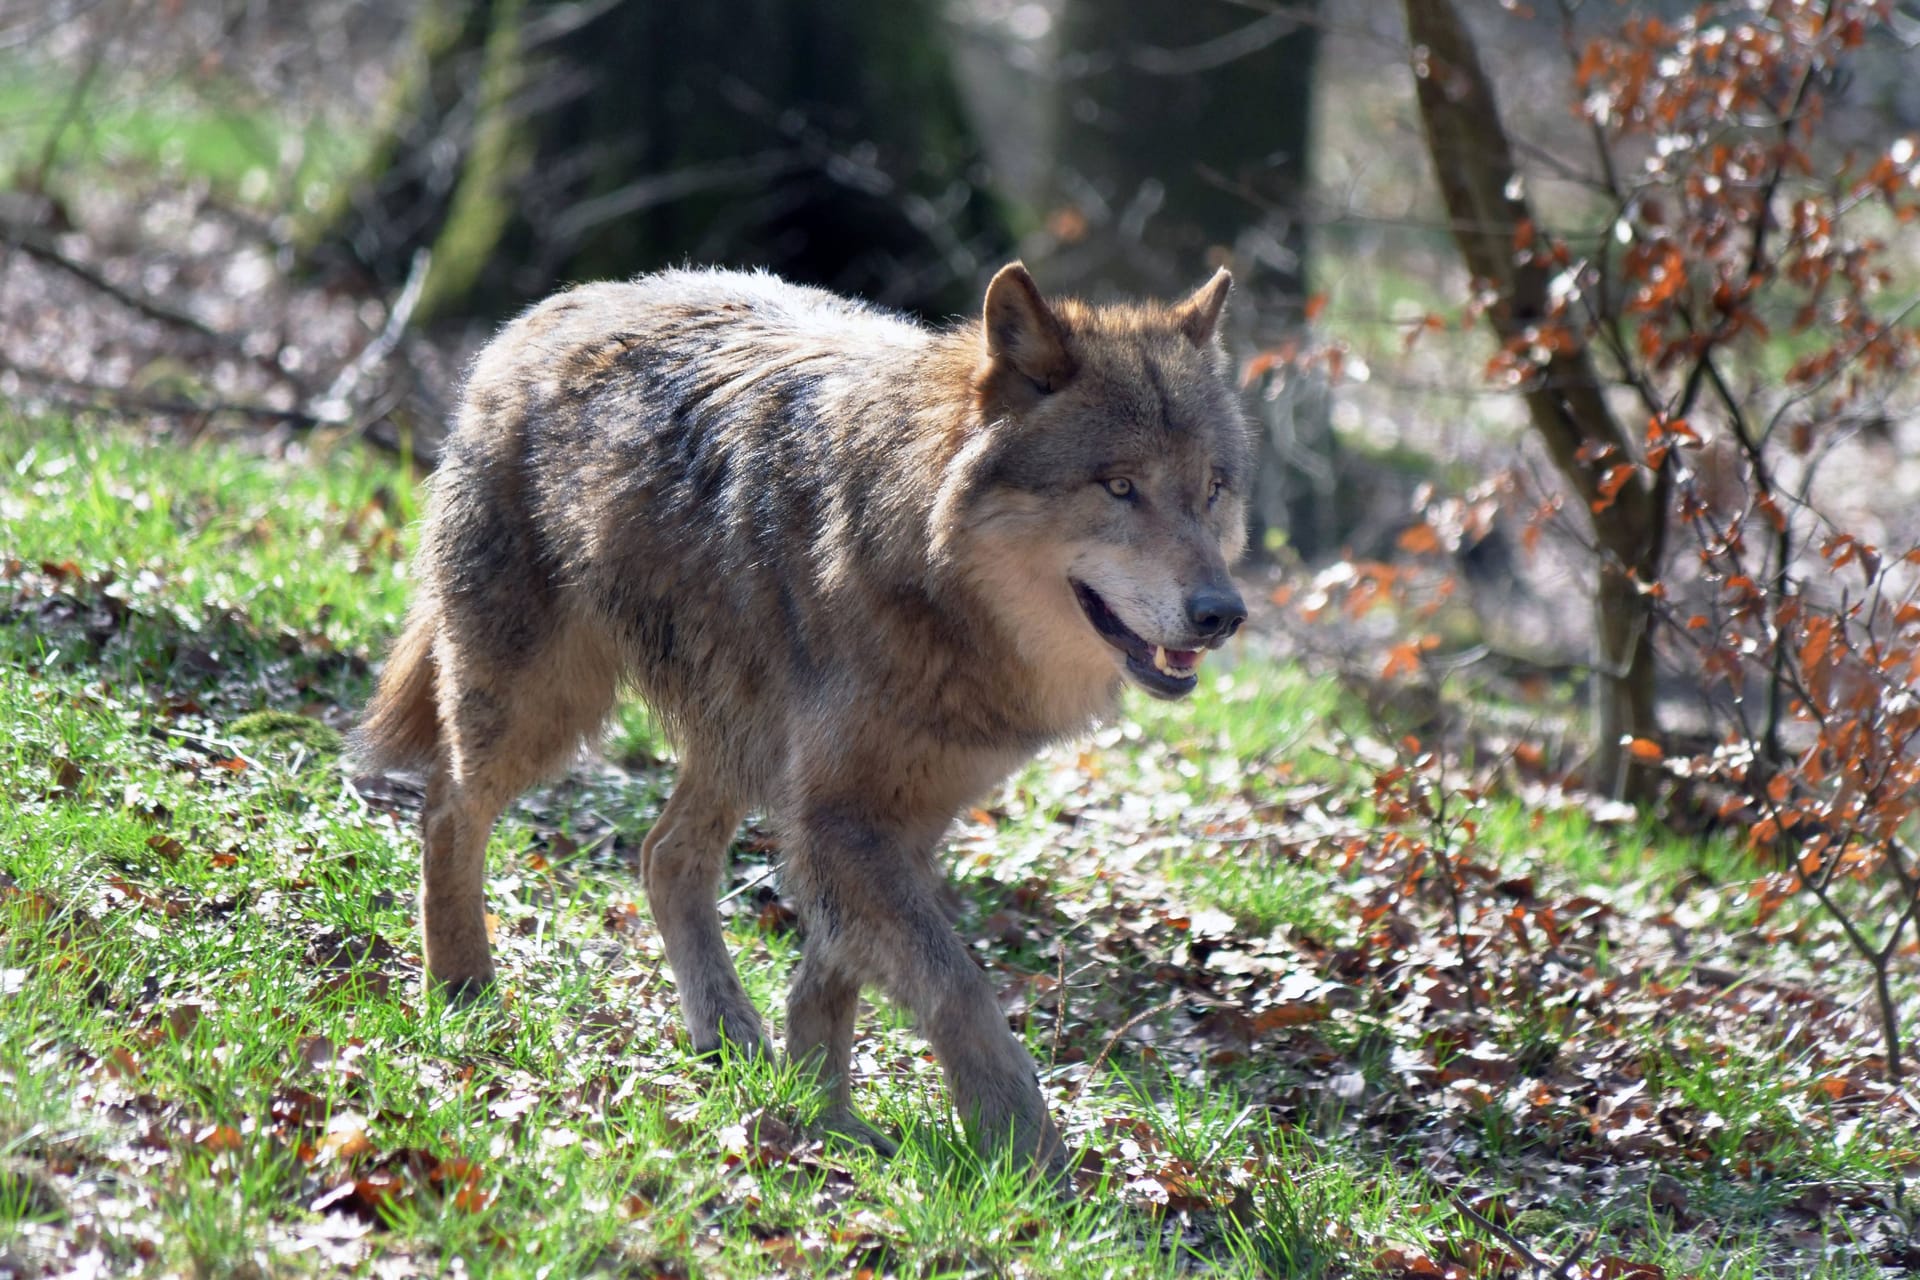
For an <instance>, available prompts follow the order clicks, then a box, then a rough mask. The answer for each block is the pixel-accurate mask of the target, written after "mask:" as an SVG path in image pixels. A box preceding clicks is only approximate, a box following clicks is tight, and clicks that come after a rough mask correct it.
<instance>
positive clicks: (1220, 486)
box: [1207, 476, 1227, 506]
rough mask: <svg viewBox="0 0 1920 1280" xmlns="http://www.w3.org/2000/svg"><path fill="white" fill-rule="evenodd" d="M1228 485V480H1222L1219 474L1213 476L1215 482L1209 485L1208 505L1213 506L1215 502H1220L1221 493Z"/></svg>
mask: <svg viewBox="0 0 1920 1280" xmlns="http://www.w3.org/2000/svg"><path fill="white" fill-rule="evenodd" d="M1226 487H1227V482H1226V481H1225V480H1222V479H1221V478H1220V477H1219V476H1215V477H1214V478H1213V483H1212V484H1210V485H1208V486H1207V505H1208V506H1212V505H1213V504H1214V503H1216V502H1218V501H1219V500H1220V494H1221V493H1222V492H1223V491H1224V490H1225V489H1226Z"/></svg>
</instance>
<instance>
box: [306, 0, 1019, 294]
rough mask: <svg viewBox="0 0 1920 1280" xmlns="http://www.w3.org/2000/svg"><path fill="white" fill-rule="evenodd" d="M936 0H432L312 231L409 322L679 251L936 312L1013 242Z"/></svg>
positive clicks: (318, 253) (967, 289)
mask: <svg viewBox="0 0 1920 1280" xmlns="http://www.w3.org/2000/svg"><path fill="white" fill-rule="evenodd" d="M943 33H944V27H943V26H942V23H941V20H940V7H939V4H938V3H937V0H709V2H708V3H702V4H652V3H642V2H640V0H626V2H625V3H613V4H609V5H605V6H594V5H581V4H576V3H571V2H561V0H426V3H425V5H424V7H423V9H422V11H421V15H420V19H419V26H418V32H417V36H416V41H415V51H414V55H413V61H412V66H411V69H410V70H409V72H408V73H407V74H405V75H403V76H402V77H401V78H400V84H399V92H398V93H397V94H396V97H395V100H394V102H393V103H392V104H391V106H390V108H389V110H388V112H387V121H386V125H385V128H384V129H383V131H382V135H381V139H380V142H379V143H378V144H377V145H376V146H375V147H374V148H373V149H372V151H371V153H370V159H369V161H368V163H367V165H366V166H365V168H364V169H363V171H362V172H361V174H360V175H359V177H358V179H357V180H356V181H354V182H353V183H351V184H349V186H348V187H347V188H346V189H345V190H344V191H343V193H342V195H341V196H340V198H339V199H338V201H337V202H336V203H335V205H334V206H333V207H332V208H330V209H328V210H326V211H324V213H323V214H322V215H321V216H319V217H317V218H316V219H315V220H314V222H313V224H312V225H311V226H310V227H309V228H308V229H307V234H306V236H305V240H306V242H307V244H308V246H309V250H310V254H309V256H310V259H311V260H312V261H315V262H316V263H318V264H320V265H323V266H324V265H327V264H339V263H341V262H343V261H344V262H350V263H352V264H354V265H356V266H357V267H359V268H360V269H363V270H365V271H367V272H369V273H371V274H372V275H373V276H374V277H375V278H376V279H378V280H380V281H382V282H385V283H388V284H389V285H391V284H392V283H394V282H397V281H398V280H399V279H401V278H402V277H404V276H405V274H406V271H407V267H408V264H409V262H410V261H411V259H412V257H413V254H414V253H415V251H416V250H417V249H419V248H421V247H427V248H430V249H431V250H432V253H433V259H432V267H431V269H430V271H429V273H428V277H427V282H426V286H425V289H424V292H423V294H422V298H421V303H420V307H419V311H418V312H417V314H418V315H420V316H422V317H425V318H434V317H478V318H487V319H491V318H495V317H498V316H500V315H502V314H505V313H507V312H510V311H511V310H512V309H514V308H515V307H517V306H519V305H521V304H523V303H524V302H525V301H527V300H528V299H530V298H533V297H537V296H539V295H540V294H542V293H544V292H546V291H547V290H549V289H551V288H552V287H553V286H554V285H555V284H557V283H562V282H566V281H572V280H583V279H594V278H604V277H619V276H626V275H630V274H633V273H635V272H638V271H643V270H649V269H655V268H658V267H663V266H668V265H673V264H677V263H682V262H686V261H694V262H701V263H727V264H733V265H741V266H747V265H751V266H764V267H767V268H769V269H771V270H774V271H777V272H779V273H780V274H782V275H785V276H787V277H789V278H791V279H796V280H800V281H804V282H808V283H814V284H820V285H823V286H826V287H829V288H833V289H836V290H840V291H842V292H848V293H857V294H861V295H864V296H866V297H869V298H874V299H877V300H879V301H882V302H886V303H890V304H893V305H898V306H903V307H908V308H912V309H916V310H922V311H928V312H932V313H937V314H947V313H950V312H952V311H955V310H962V309H970V308H971V307H972V306H973V305H975V303H977V301H978V300H977V299H976V298H973V297H972V296H971V295H972V293H973V290H974V287H975V276H976V275H977V274H978V272H979V270H980V269H981V268H982V267H985V266H988V265H992V262H993V260H995V259H997V258H998V256H999V255H1000V254H1001V253H1002V252H1003V251H1004V245H1005V240H1006V237H1005V233H1004V230H1003V224H1002V217H1001V213H1000V210H999V209H998V208H997V206H996V205H995V204H994V202H993V201H992V200H991V199H990V198H989V197H988V196H987V195H986V194H985V192H984V189H983V187H982V185H981V172H980V168H981V167H980V162H979V155H978V149H977V147H976V145H975V140H974V137H973V135H972V132H971V129H970V127H969V124H968V122H967V120H966V118H965V116H964V114H963V112H962V110H961V106H960V99H959V95H958V93H957V92H956V89H955V86H954V82H953V76H952V69H951V66H950V63H949V57H948V50H947V47H946V44H945V41H944V38H943Z"/></svg>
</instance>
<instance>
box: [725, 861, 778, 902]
mask: <svg viewBox="0 0 1920 1280" xmlns="http://www.w3.org/2000/svg"><path fill="white" fill-rule="evenodd" d="M777 870H779V868H777V867H768V868H767V869H766V870H765V871H762V872H761V873H760V874H759V875H757V876H755V877H754V878H753V879H751V880H749V881H747V882H746V883H745V884H743V885H741V886H740V887H739V888H737V889H729V890H728V891H727V892H725V893H723V894H721V895H720V897H719V898H718V899H717V900H716V901H715V902H714V904H713V905H714V906H716V907H717V906H721V905H723V904H725V903H728V902H732V901H733V900H734V899H735V898H737V897H739V896H740V895H741V894H743V893H745V892H747V891H748V890H749V889H758V888H759V887H760V886H761V885H763V884H765V883H766V882H767V881H769V880H771V879H773V876H774V873H775V872H776V871H777Z"/></svg>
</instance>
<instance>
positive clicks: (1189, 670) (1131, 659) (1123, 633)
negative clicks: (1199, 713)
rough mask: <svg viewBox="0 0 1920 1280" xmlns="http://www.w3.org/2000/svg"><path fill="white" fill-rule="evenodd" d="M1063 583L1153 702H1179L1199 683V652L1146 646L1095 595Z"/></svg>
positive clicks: (1090, 590) (1077, 585)
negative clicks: (1124, 661) (1153, 698)
mask: <svg viewBox="0 0 1920 1280" xmlns="http://www.w3.org/2000/svg"><path fill="white" fill-rule="evenodd" d="M1067 581H1069V582H1071V583H1072V584H1073V594H1074V597H1075V598H1076V599H1077V600H1079V601H1080V609H1081V611H1082V612H1083V613H1085V614H1086V615H1087V621H1088V622H1091V623H1092V624H1093V629H1094V630H1095V631H1098V632H1099V633H1100V638H1101V639H1102V640H1105V641H1106V642H1107V643H1108V644H1110V645H1112V646H1113V647H1114V648H1116V649H1118V650H1119V651H1120V652H1121V653H1122V654H1124V655H1125V656H1126V659H1127V674H1128V675H1130V676H1132V677H1133V681H1134V683H1135V684H1137V685H1139V686H1140V687H1141V688H1142V689H1145V690H1146V691H1147V692H1148V693H1151V694H1153V695H1154V696H1155V697H1157V698H1181V697H1185V696H1186V695H1187V694H1189V693H1191V692H1193V687H1194V685H1196V684H1198V683H1199V682H1200V675H1199V669H1200V659H1201V658H1202V657H1203V656H1204V655H1203V654H1202V653H1201V651H1200V650H1198V649H1169V648H1167V647H1166V646H1165V645H1160V644H1149V643H1147V641H1146V640H1145V639H1144V638H1142V637H1141V636H1139V635H1137V634H1136V633H1135V632H1134V631H1133V630H1132V628H1130V627H1128V626H1127V624H1126V623H1124V622H1122V621H1120V616H1119V615H1118V614H1116V613H1115V612H1114V611H1113V610H1112V609H1110V608H1108V607H1107V602H1106V601H1105V600H1102V599H1101V598H1100V593H1099V592H1098V591H1095V590H1094V589H1093V588H1092V587H1090V586H1088V585H1087V584H1086V583H1084V582H1081V581H1079V580H1078V579H1076V578H1069V579H1068V580H1067Z"/></svg>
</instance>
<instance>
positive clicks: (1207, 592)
mask: <svg viewBox="0 0 1920 1280" xmlns="http://www.w3.org/2000/svg"><path fill="white" fill-rule="evenodd" d="M1246 620H1247V605H1246V602H1245V601H1243V600H1242V599H1241V598H1240V593H1239V592H1238V591H1235V590H1233V589H1232V588H1231V587H1228V588H1226V589H1224V590H1223V589H1221V588H1218V587H1202V588H1201V589H1200V590H1198V591H1196V592H1194V593H1193V594H1192V595H1190V596H1188V597H1187V621H1188V622H1191V623H1192V624H1193V629H1194V630H1195V631H1198V632H1199V633H1200V638H1201V639H1203V640H1224V639H1226V638H1227V637H1228V636H1230V635H1232V634H1233V633H1234V632H1236V631H1238V630H1239V629H1240V624H1241V623H1243V622H1245V621H1246Z"/></svg>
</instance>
